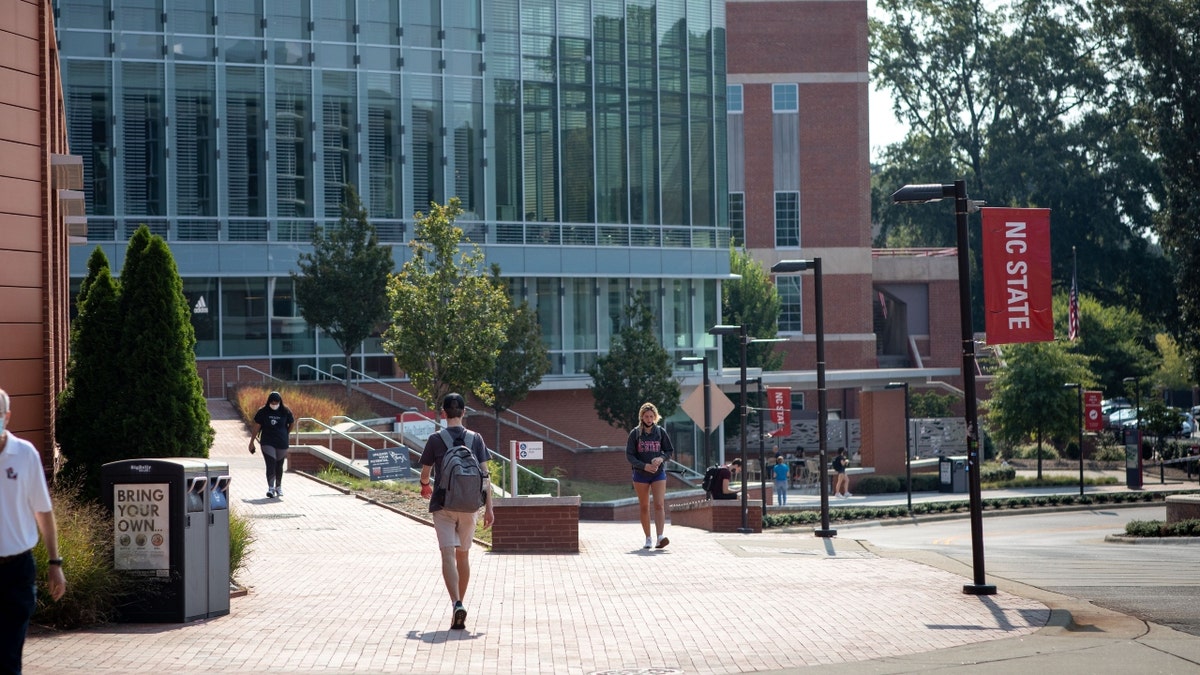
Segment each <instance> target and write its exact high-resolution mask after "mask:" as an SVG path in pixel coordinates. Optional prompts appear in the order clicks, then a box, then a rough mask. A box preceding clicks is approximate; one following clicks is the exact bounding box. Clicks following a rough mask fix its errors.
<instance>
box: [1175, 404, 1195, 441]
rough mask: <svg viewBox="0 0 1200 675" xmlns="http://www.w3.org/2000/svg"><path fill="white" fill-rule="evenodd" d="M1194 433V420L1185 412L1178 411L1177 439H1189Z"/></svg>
mask: <svg viewBox="0 0 1200 675" xmlns="http://www.w3.org/2000/svg"><path fill="white" fill-rule="evenodd" d="M1195 431H1196V418H1195V417H1194V416H1193V415H1192V413H1190V412H1188V411H1186V410H1181V411H1179V437H1180V438H1191V437H1192V434H1193V433H1194V432H1195Z"/></svg>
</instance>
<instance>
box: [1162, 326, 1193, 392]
mask: <svg viewBox="0 0 1200 675" xmlns="http://www.w3.org/2000/svg"><path fill="white" fill-rule="evenodd" d="M1154 346H1155V348H1156V349H1157V350H1158V355H1159V356H1160V357H1161V358H1162V360H1161V361H1160V362H1159V366H1158V370H1156V371H1154V373H1153V374H1152V375H1151V381H1152V382H1153V383H1154V384H1155V385H1157V386H1160V387H1163V388H1165V389H1187V388H1189V387H1191V386H1192V382H1193V380H1192V379H1191V378H1192V374H1193V373H1196V372H1197V370H1196V367H1195V366H1193V365H1192V364H1193V361H1196V360H1197V359H1196V356H1200V353H1198V354H1196V355H1188V354H1185V353H1184V352H1183V350H1182V349H1181V348H1180V345H1179V343H1178V342H1176V341H1175V338H1173V337H1171V336H1170V335H1167V334H1166V333H1159V334H1158V335H1155V336H1154Z"/></svg>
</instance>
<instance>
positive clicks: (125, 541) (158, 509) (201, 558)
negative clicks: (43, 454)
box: [100, 457, 229, 623]
mask: <svg viewBox="0 0 1200 675" xmlns="http://www.w3.org/2000/svg"><path fill="white" fill-rule="evenodd" d="M222 477H223V478H224V480H223V481H222V480H221V478H222ZM100 478H101V494H102V495H103V499H104V505H105V506H106V507H108V509H109V511H110V512H111V513H112V516H113V567H114V569H116V570H117V571H118V572H119V573H121V574H124V575H126V577H127V578H128V579H129V580H131V581H132V582H133V584H132V590H131V591H130V597H128V598H126V602H125V603H124V604H123V606H122V609H121V616H120V618H121V620H122V621H130V622H139V623H183V622H187V621H194V620H196V619H204V618H208V617H209V616H219V615H221V614H228V613H229V498H228V486H229V466H228V464H225V463H223V462H212V463H211V467H210V462H209V461H208V460H204V459H194V458H186V457H185V458H153V459H126V460H121V461H117V462H110V463H108V464H105V465H104V466H103V467H101V470H100ZM218 487H219V489H217V488H218ZM214 499H215V500H216V501H218V502H219V503H221V504H223V506H222V507H221V508H218V509H216V510H213V509H212V502H213V501H214ZM222 537H223V541H224V545H223V546H222V545H220V540H221V539H222ZM221 555H223V556H224V562H223V563H216V560H217V559H218V558H219V557H220V556H221ZM214 565H217V566H219V567H220V568H221V569H219V570H215V571H213V570H211V569H210V568H212V567H213V566H214ZM222 570H223V573H224V579H223V581H222V582H221V583H220V584H219V587H220V591H221V592H222V593H223V594H224V599H223V600H222V601H220V602H219V603H217V604H216V606H215V609H214V608H213V605H214V600H215V598H216V596H217V592H216V590H210V589H211V586H212V585H213V576H215V575H219V574H221V572H222ZM210 612H215V613H210Z"/></svg>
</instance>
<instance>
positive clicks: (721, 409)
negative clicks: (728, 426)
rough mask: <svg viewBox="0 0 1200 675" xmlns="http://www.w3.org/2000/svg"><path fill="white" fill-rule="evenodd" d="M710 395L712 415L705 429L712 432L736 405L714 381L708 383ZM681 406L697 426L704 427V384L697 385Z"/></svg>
mask: <svg viewBox="0 0 1200 675" xmlns="http://www.w3.org/2000/svg"><path fill="white" fill-rule="evenodd" d="M708 397H709V406H711V410H710V412H711V416H710V417H709V419H708V428H707V429H705V431H708V432H711V431H712V430H713V429H716V428H717V427H718V426H720V425H721V421H722V420H724V419H725V417H726V416H728V415H729V413H731V412H733V409H734V407H735V406H734V405H733V401H730V400H729V397H728V396H726V395H725V392H723V391H721V390H720V388H718V387H717V385H715V384H713V383H712V382H709V383H708ZM679 407H680V408H683V412H685V413H687V416H688V417H690V418H691V420H692V421H693V422H695V423H696V426H698V427H701V428H703V427H704V385H702V384H699V385H696V388H695V389H693V390H692V393H690V394H688V395H687V398H685V399H684V400H683V402H682V403H680V405H679Z"/></svg>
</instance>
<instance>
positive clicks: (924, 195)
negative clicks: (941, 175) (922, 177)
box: [892, 183, 954, 204]
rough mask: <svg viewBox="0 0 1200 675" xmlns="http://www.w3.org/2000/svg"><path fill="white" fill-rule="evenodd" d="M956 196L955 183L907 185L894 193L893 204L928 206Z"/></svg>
mask: <svg viewBox="0 0 1200 675" xmlns="http://www.w3.org/2000/svg"><path fill="white" fill-rule="evenodd" d="M953 196H954V183H923V184H920V185H905V186H904V187H902V188H900V189H899V190H896V191H895V192H893V193H892V203H893V204H928V203H929V202H940V201H942V200H943V199H946V198H947V197H953Z"/></svg>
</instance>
